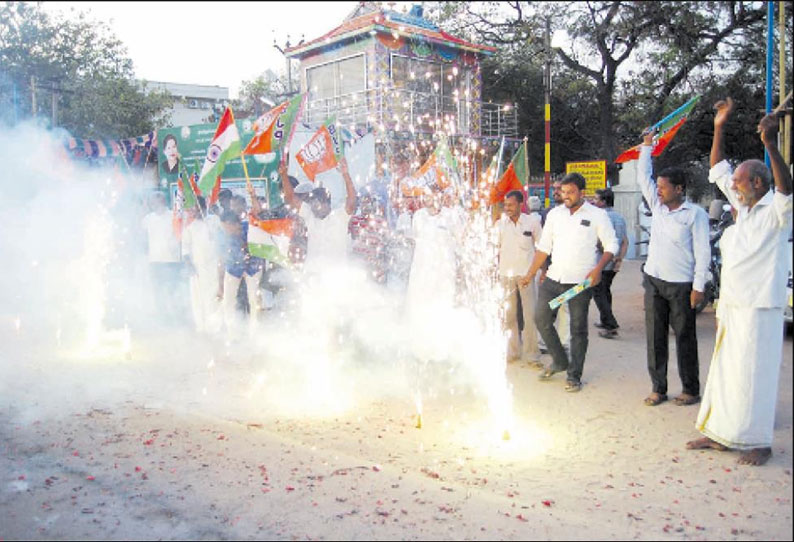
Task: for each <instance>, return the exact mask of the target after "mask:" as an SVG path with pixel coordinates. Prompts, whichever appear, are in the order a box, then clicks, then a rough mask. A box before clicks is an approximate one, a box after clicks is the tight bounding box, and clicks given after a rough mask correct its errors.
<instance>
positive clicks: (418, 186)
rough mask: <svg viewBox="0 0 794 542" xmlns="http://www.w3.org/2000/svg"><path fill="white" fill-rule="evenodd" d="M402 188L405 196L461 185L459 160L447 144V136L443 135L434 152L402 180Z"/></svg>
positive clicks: (419, 194)
mask: <svg viewBox="0 0 794 542" xmlns="http://www.w3.org/2000/svg"><path fill="white" fill-rule="evenodd" d="M400 184H401V190H402V193H403V195H405V196H421V195H422V194H425V193H427V192H430V191H443V190H446V189H447V188H449V187H450V186H452V185H455V186H457V185H459V184H460V181H459V174H458V170H457V162H456V161H455V157H454V156H453V155H452V152H450V150H449V146H448V145H447V140H446V137H442V139H441V141H440V142H439V143H438V145H437V146H436V148H435V150H434V151H433V154H431V155H430V158H428V159H427V161H425V163H424V164H423V165H422V167H420V168H419V170H418V171H417V172H416V173H414V174H413V175H409V176H408V177H406V178H405V179H403V180H402V181H401V183H400Z"/></svg>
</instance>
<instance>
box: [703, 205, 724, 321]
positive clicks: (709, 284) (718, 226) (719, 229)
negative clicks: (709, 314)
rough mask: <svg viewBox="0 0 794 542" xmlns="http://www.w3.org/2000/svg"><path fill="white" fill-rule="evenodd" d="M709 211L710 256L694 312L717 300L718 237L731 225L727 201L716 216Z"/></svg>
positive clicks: (719, 263)
mask: <svg viewBox="0 0 794 542" xmlns="http://www.w3.org/2000/svg"><path fill="white" fill-rule="evenodd" d="M713 214H714V213H711V212H710V213H709V221H710V222H711V227H710V231H709V246H710V247H711V258H710V259H709V270H708V274H707V275H706V285H705V287H704V289H703V300H702V301H701V302H700V303H698V304H697V305H696V306H695V312H696V313H699V312H701V311H702V310H703V309H705V308H706V307H707V306H708V305H709V304H713V303H715V302H717V301H718V300H719V298H720V273H721V272H722V253H721V252H720V239H721V238H722V234H723V233H725V230H726V229H728V227H729V226H732V225H733V215H732V214H731V206H730V205H728V204H727V203H726V204H724V205H722V207H721V212H720V214H719V216H718V217H714V216H713Z"/></svg>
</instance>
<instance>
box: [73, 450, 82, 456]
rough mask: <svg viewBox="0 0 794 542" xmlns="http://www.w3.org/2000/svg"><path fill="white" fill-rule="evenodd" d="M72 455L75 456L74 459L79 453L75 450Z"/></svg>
mask: <svg viewBox="0 0 794 542" xmlns="http://www.w3.org/2000/svg"><path fill="white" fill-rule="evenodd" d="M72 455H73V456H75V457H80V452H78V451H77V450H75V451H73V452H72Z"/></svg>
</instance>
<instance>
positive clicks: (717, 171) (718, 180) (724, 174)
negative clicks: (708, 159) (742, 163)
mask: <svg viewBox="0 0 794 542" xmlns="http://www.w3.org/2000/svg"><path fill="white" fill-rule="evenodd" d="M731 175H733V169H732V168H731V165H730V164H729V163H728V161H727V160H723V161H721V162H719V163H718V164H716V165H715V166H714V167H713V168H711V169H710V170H709V182H710V183H715V184H716V185H717V187H718V188H719V189H720V190H721V191H722V193H723V194H725V197H727V198H728V201H729V202H730V204H731V205H732V206H733V207H734V209H738V208H739V207H740V206H741V203H739V199H738V198H737V197H736V193H735V192H734V191H733V190H731Z"/></svg>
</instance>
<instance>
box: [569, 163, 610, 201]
mask: <svg viewBox="0 0 794 542" xmlns="http://www.w3.org/2000/svg"><path fill="white" fill-rule="evenodd" d="M574 172H576V173H579V174H580V175H581V176H582V177H584V180H585V182H586V185H585V189H584V192H585V195H586V196H593V195H595V191H596V190H598V189H601V188H606V187H607V162H606V160H595V161H593V162H566V163H565V173H574Z"/></svg>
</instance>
